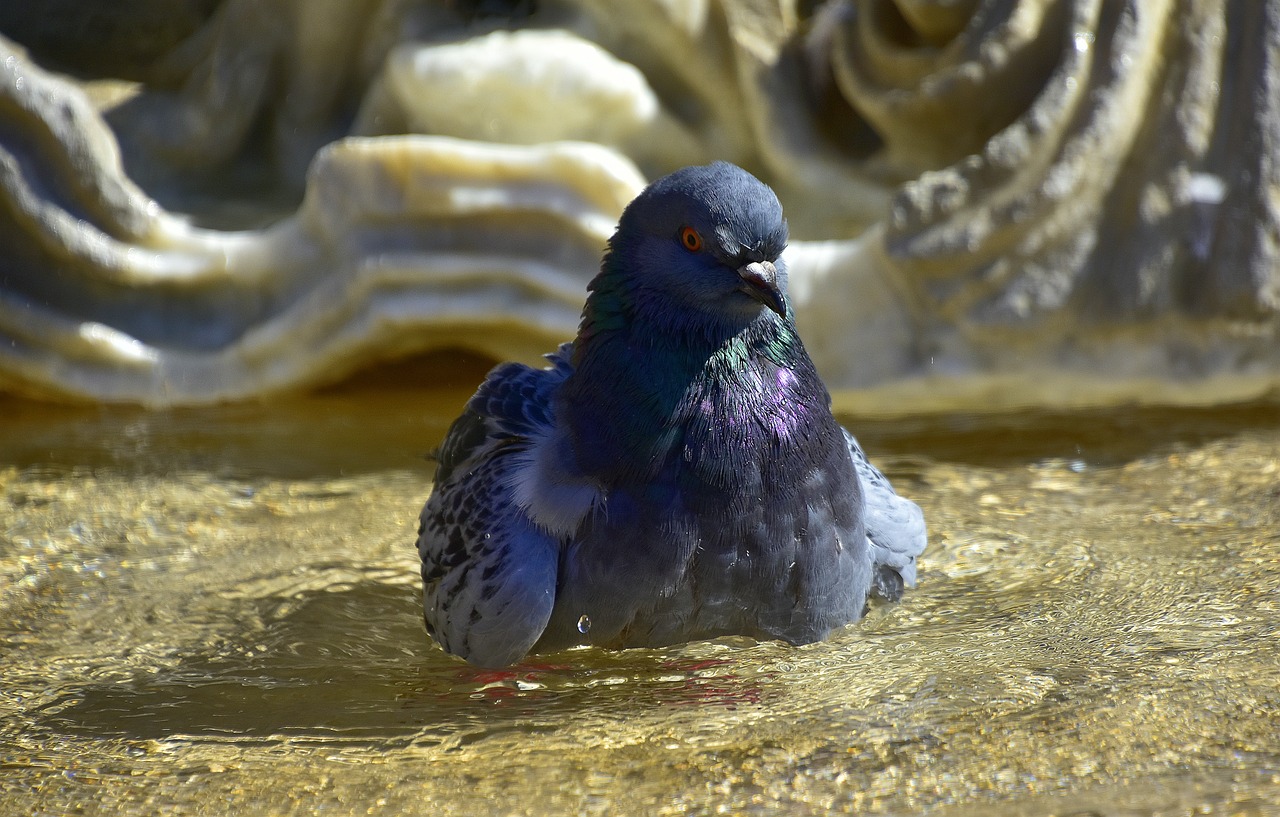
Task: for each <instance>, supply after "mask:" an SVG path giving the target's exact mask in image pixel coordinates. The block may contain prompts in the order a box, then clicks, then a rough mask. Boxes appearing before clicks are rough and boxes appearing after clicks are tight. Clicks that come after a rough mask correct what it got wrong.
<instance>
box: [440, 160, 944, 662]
mask: <svg viewBox="0 0 1280 817" xmlns="http://www.w3.org/2000/svg"><path fill="white" fill-rule="evenodd" d="M786 243H787V224H786V221H785V220H784V219H783V217H782V207H781V205H780V204H779V203H778V199H777V197H776V196H775V195H774V193H773V191H772V190H770V189H769V188H768V187H767V186H765V185H764V184H763V183H762V182H760V181H759V180H758V179H756V178H755V177H754V176H752V175H751V174H749V173H747V172H746V171H744V170H742V169H741V168H739V167H736V166H734V165H731V164H727V163H724V162H717V163H715V164H711V165H707V166H705V167H689V168H685V169H683V170H679V171H677V172H675V173H672V174H671V175H669V176H666V177H665V178H662V179H659V180H658V181H656V182H654V183H653V184H652V185H650V186H649V187H648V188H646V189H645V190H644V191H643V192H642V193H640V195H639V196H638V197H637V198H636V199H635V200H634V201H633V202H632V203H631V204H630V205H628V206H627V208H626V210H625V211H624V212H623V214H622V218H621V220H620V221H619V224H618V228H617V231H616V232H615V233H614V235H613V237H612V239H611V240H610V241H609V248H608V252H607V253H606V255H605V258H604V261H603V263H602V265H601V269H600V273H599V274H598V275H597V276H596V277H595V279H594V280H592V282H591V284H590V286H589V287H588V296H587V300H586V306H585V307H584V308H583V312H582V321H581V324H580V327H579V329H578V335H577V338H576V339H575V340H574V341H573V342H572V343H566V344H564V345H563V346H561V347H560V348H559V350H558V351H556V352H554V353H553V354H550V355H548V356H547V359H548V360H549V361H550V365H549V366H547V367H546V368H543V369H534V368H530V367H528V366H524V365H522V364H517V363H506V364H502V365H500V366H498V367H497V368H495V369H494V370H493V371H492V372H490V373H489V375H488V377H487V378H486V379H485V381H484V383H483V384H482V385H481V386H480V389H479V390H478V391H477V392H476V394H475V396H473V397H472V398H471V400H470V401H469V402H468V403H467V406H466V408H465V410H464V411H463V413H462V416H461V417H459V418H458V419H457V420H456V421H455V422H454V424H453V426H452V427H451V428H450V429H449V432H448V435H447V436H446V438H445V441H444V443H443V445H442V446H441V449H440V451H439V454H438V470H437V472H436V480H435V486H434V489H433V491H432V493H431V496H430V498H429V499H428V500H427V503H426V506H425V507H424V508H423V510H422V516H421V524H420V526H419V531H418V543H417V545H418V553H419V555H420V556H421V557H422V580H423V586H424V591H425V592H424V599H423V601H424V607H425V613H426V624H427V630H428V632H429V633H430V634H431V635H432V637H434V638H435V640H436V641H438V642H439V643H440V645H441V646H442V647H443V648H444V649H445V650H447V651H448V652H450V653H453V654H455V655H458V656H461V657H462V658H464V659H466V660H467V661H469V662H471V663H473V664H477V665H480V666H488V667H498V666H505V665H509V664H512V663H515V662H517V661H519V660H520V659H521V658H523V657H524V656H525V655H526V654H527V653H529V652H530V651H548V650H556V649H561V648H566V647H570V646H574V645H579V644H593V645H598V646H603V647H627V646H658V645H665V644H672V643H677V642H683V641H689V640H696V639H706V638H713V637H716V636H721V635H729V634H738V635H747V636H753V637H755V638H760V639H781V640H784V641H788V642H791V643H793V644H802V643H806V642H812V641H817V640H820V639H822V638H824V637H826V636H827V634H828V633H830V632H831V630H832V629H834V628H836V627H840V626H842V625H844V624H847V623H849V622H851V621H855V620H856V619H858V618H859V617H861V616H862V614H863V612H864V608H865V606H866V603H867V597H868V594H875V595H879V596H881V597H884V598H887V599H890V600H897V598H898V597H899V596H900V595H901V593H902V590H903V587H904V586H913V585H914V584H915V578H916V557H917V556H919V555H920V553H921V552H922V551H923V550H924V546H925V524H924V516H923V514H922V513H921V511H920V508H919V507H918V506H917V505H916V504H915V503H913V502H911V501H909V500H907V499H904V498H902V497H899V496H898V495H897V494H896V493H894V490H893V488H892V486H891V485H890V484H889V482H888V480H887V479H885V477H884V475H883V474H881V473H880V472H879V471H878V470H876V468H875V467H873V466H872V465H871V464H870V463H869V462H868V461H867V458H866V455H865V454H864V453H863V451H862V449H861V447H859V445H858V443H857V441H856V440H855V439H854V438H853V437H852V436H851V435H850V434H849V433H848V432H847V431H845V430H844V429H843V428H841V426H840V425H839V424H838V423H837V422H836V420H835V418H834V417H833V416H832V414H831V407H830V405H831V400H830V396H829V395H828V393H827V390H826V388H825V387H824V386H823V384H822V381H821V380H820V379H819V377H818V373H817V371H815V369H814V366H813V362H812V361H811V360H810V359H809V355H808V353H806V351H805V348H804V345H803V344H802V343H801V342H800V338H799V336H798V335H797V334H796V325H795V320H794V313H793V310H792V307H791V304H790V303H789V301H788V297H787V276H786V270H785V266H784V264H783V262H782V260H781V257H780V256H781V253H782V250H783V248H784V247H785V246H786Z"/></svg>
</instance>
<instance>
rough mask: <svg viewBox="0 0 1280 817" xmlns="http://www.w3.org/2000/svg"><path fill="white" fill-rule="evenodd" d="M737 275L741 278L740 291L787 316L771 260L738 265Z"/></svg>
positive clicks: (775, 270) (776, 270)
mask: <svg viewBox="0 0 1280 817" xmlns="http://www.w3.org/2000/svg"><path fill="white" fill-rule="evenodd" d="M738 277H739V278H741V279H742V286H740V287H739V289H740V290H741V291H742V292H745V293H746V294H748V295H750V296H751V297H752V298H755V299H756V300H757V301H759V302H760V303H762V304H764V305H765V306H767V307H769V308H770V309H772V310H773V311H774V312H777V313H778V314H779V315H781V316H782V317H784V318H785V317H786V316H787V306H786V303H785V302H784V301H783V299H782V290H780V289H779V288H778V269H777V267H775V266H774V265H773V262H772V261H752V262H751V263H750V264H743V265H742V266H740V267H738Z"/></svg>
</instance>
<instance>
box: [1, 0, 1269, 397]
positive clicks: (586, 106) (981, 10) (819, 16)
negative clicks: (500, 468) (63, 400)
mask: <svg viewBox="0 0 1280 817" xmlns="http://www.w3.org/2000/svg"><path fill="white" fill-rule="evenodd" d="M57 5H58V4H56V3H55V4H54V6H57ZM142 6H146V7H147V9H149V12H148V13H149V14H150V15H152V16H151V17H147V19H152V18H153V17H154V15H155V14H156V13H164V12H163V9H166V8H167V9H169V12H168V13H169V14H170V15H171V20H170V22H171V25H169V26H168V27H167V28H165V27H163V26H162V27H161V28H162V29H163V31H165V32H167V37H168V38H167V39H165V38H160V39H156V38H152V39H149V40H147V42H152V43H155V42H158V43H159V45H154V46H152V47H151V49H150V51H148V50H147V49H141V48H138V47H136V38H135V39H130V32H131V31H134V30H135V29H136V22H135V21H136V20H137V19H142V16H141V12H140V11H139V10H138V9H139V8H141V7H142ZM107 8H108V6H102V9H107ZM111 8H114V9H115V11H114V12H106V11H102V9H99V11H100V12H101V13H102V14H105V15H106V18H107V19H108V20H114V21H115V23H116V25H114V26H107V27H106V28H105V29H104V32H105V33H104V34H103V35H102V36H100V37H96V38H95V37H92V36H88V35H85V33H84V32H78V35H77V36H80V37H81V38H82V39H83V40H84V42H87V43H89V44H90V45H91V46H92V47H89V46H86V45H85V44H84V43H83V42H81V43H73V44H72V45H76V47H75V48H71V47H69V46H67V43H66V42H64V41H63V40H60V39H59V37H63V38H64V39H65V38H66V37H69V36H72V35H69V34H60V33H57V29H56V27H55V26H50V25H45V24H43V23H42V20H41V18H40V15H41V13H42V12H41V10H40V8H39V7H38V6H31V8H30V10H26V11H21V12H15V11H9V12H5V13H4V14H2V15H0V33H3V34H4V35H6V36H7V37H9V38H10V39H7V40H4V41H0V101H2V105H0V198H2V199H3V203H4V206H3V207H2V208H0V237H2V239H3V241H4V246H5V253H4V256H3V259H2V260H0V388H7V389H10V390H16V391H21V392H30V393H37V394H44V395H56V396H62V397H72V398H83V399H93V400H112V401H133V402H141V403H146V404H150V405H184V404H196V403H207V402H214V401H220V400H234V399H242V398H247V397H252V396H258V395H263V394H268V393H272V392H277V391H282V390H289V389H297V388H305V387H309V386H314V385H317V384H321V383H325V382H330V381H333V380H336V379H339V378H341V377H343V376H345V375H347V374H349V373H351V372H353V371H355V370H358V369H360V368H362V367H365V366H368V365H371V364H373V363H376V362H378V361H382V360H386V359H389V358H394V357H397V356H402V355H406V354H412V353H416V352H421V351H425V350H429V349H438V348H455V347H463V348H470V349H474V350H477V351H480V352H483V353H486V354H489V355H491V356H493V357H496V358H507V357H515V358H519V359H524V360H535V359H536V357H537V354H538V353H539V352H541V351H544V350H545V349H547V348H550V347H551V345H552V344H554V343H555V342H557V341H559V340H562V339H565V338H567V337H569V336H571V335H572V333H573V331H574V328H575V326H576V322H577V314H578V310H579V308H580V306H581V302H582V298H583V296H584V287H585V284H586V282H587V280H589V278H590V277H591V275H592V274H593V273H594V271H595V269H596V267H597V265H598V262H599V255H600V252H601V249H602V248H603V245H604V241H605V239H606V238H607V236H608V234H609V233H610V232H611V230H612V226H613V224H614V221H615V219H616V217H617V215H618V213H619V212H620V211H621V208H622V207H623V206H624V205H625V204H626V202H627V201H628V200H629V199H630V197H631V196H633V195H634V194H635V193H636V192H637V191H638V190H639V189H640V188H641V187H642V186H643V184H644V182H645V179H646V178H652V177H654V176H656V175H659V174H661V173H664V172H667V171H669V170H671V169H674V168H675V167H679V166H681V165H685V164H692V163H700V162H705V161H708V160H711V159H716V158H719V159H727V160H730V161H734V162H737V163H739V164H742V165H743V166H745V167H747V168H748V169H750V170H752V171H753V172H755V173H757V175H759V176H761V177H762V178H763V179H765V180H766V181H767V182H769V183H770V184H771V185H773V186H774V188H775V189H776V190H777V191H778V192H779V195H780V197H781V198H782V199H783V203H784V206H785V207H786V209H787V212H788V215H789V219H790V222H791V228H792V235H793V242H792V246H791V247H790V249H789V250H788V263H789V265H790V269H791V281H792V290H793V297H794V300H795V304H796V310H797V315H798V318H799V320H800V323H801V329H802V331H803V333H804V335H805V338H806V342H807V344H808V346H809V347H810V351H811V352H812V353H813V356H814V358H815V360H816V361H817V362H818V365H819V367H820V369H821V370H822V372H823V374H824V376H825V377H826V378H827V379H828V382H829V383H830V385H831V386H832V388H833V391H834V392H835V394H836V398H837V402H838V404H840V405H841V406H842V407H845V408H851V409H856V410H861V411H868V412H888V413H893V412H900V411H925V410H935V409H950V408H962V409H963V408H968V409H972V408H993V407H997V408H998V407H1011V406H1019V405H1028V404H1033V405H1045V406H1068V405H1084V404H1089V405H1094V404H1109V403H1115V402H1126V401H1157V402H1172V403H1213V402H1221V401H1228V400H1240V399H1249V398H1257V397H1261V396H1265V395H1268V394H1270V395H1274V394H1276V393H1277V388H1278V386H1280V337H1277V335H1278V330H1280V317H1278V316H1280V264H1278V263H1277V262H1278V260H1280V259H1278V254H1280V200H1278V197H1280V178H1278V175H1280V170H1278V168H1280V146H1278V144H1277V142H1278V141H1280V110H1278V108H1280V66H1277V64H1276V59H1277V57H1276V55H1277V54H1280V47H1278V46H1280V2H1276V1H1275V0H1273V1H1272V2H1265V3H1262V2H1260V3H1233V2H1227V0H1141V2H1139V0H1131V2H1123V0H1116V2H1112V1H1111V0H1072V1H1068V0H1056V1H1055V0H1008V1H1005V0H865V2H825V3H813V2H808V3H805V2H786V0H736V1H735V0H689V2H676V0H637V2H632V3H627V4H617V3H613V2H606V0H561V1H560V2H531V1H530V0H522V1H521V2H500V0H470V2H458V1H456V0H455V1H454V2H446V1H445V0H439V1H438V2H431V1H430V0H417V2H414V1H413V0H322V2H306V3H302V2H291V1H290V0H223V2H220V3H215V2H212V1H211V0H210V2H204V3H199V2H194V0H193V1H192V2H187V3H173V4H169V5H167V6H166V5H164V4H160V5H159V6H156V4H155V3H153V2H149V0H133V2H126V3H120V4H118V5H117V6H113V7H111ZM158 9H159V10H160V11H158ZM46 13H48V12H46ZM131 13H132V14H133V15H134V16H133V17H130V16H129V15H130V14H131ZM112 14H114V15H115V16H114V17H112V16H111V15H112ZM51 31H52V32H54V33H50V32H51ZM60 45H61V46H64V47H61V48H60V47H59V46H60Z"/></svg>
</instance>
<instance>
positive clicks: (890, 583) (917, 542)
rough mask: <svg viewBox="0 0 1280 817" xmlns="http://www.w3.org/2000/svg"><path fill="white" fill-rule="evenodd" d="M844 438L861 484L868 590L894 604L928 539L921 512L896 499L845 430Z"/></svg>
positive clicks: (908, 584)
mask: <svg viewBox="0 0 1280 817" xmlns="http://www.w3.org/2000/svg"><path fill="white" fill-rule="evenodd" d="M844 438H845V442H846V443H847V444H848V446H849V456H850V457H851V458H852V459H853V467H854V470H856V471H857V472H858V479H859V480H861V481H862V495H863V503H864V505H863V520H864V521H865V523H866V526H867V541H868V542H869V543H870V544H871V559H872V563H873V570H872V579H871V590H872V593H874V594H875V595H877V596H880V597H881V598H883V599H888V600H889V601H897V600H898V599H899V598H901V597H902V590H903V586H904V585H905V586H906V587H915V586H916V557H917V556H919V555H920V554H921V553H924V548H925V543H926V541H927V538H928V535H927V532H926V530H925V523H924V513H923V512H922V511H921V510H920V506H919V505H917V504H916V503H914V502H912V501H911V500H909V499H906V498H904V497H900V496H898V494H897V492H896V491H894V490H893V486H892V485H891V484H889V480H888V478H887V477H885V475H884V474H882V473H880V470H879V469H878V468H876V467H875V466H874V465H872V464H871V462H870V461H869V460H867V455H866V454H865V453H864V452H863V450H862V446H860V445H858V441H857V440H855V439H854V438H853V435H852V434H850V433H849V431H848V430H847V429H845V430H844Z"/></svg>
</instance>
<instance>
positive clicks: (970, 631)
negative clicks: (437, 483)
mask: <svg viewBox="0 0 1280 817" xmlns="http://www.w3.org/2000/svg"><path fill="white" fill-rule="evenodd" d="M469 390H470V384H469V383H468V382H466V379H465V378H463V379H460V380H459V382H458V383H456V384H453V385H450V386H446V387H443V388H438V389H435V390H431V391H423V390H417V389H412V388H361V389H357V390H351V389H346V390H341V391H332V392H327V393H323V394H318V395H314V396H311V397H306V398H294V399H291V400H289V401H281V402H277V403H272V404H261V405H259V404H250V405H238V406H228V407H218V408H210V409H200V410H183V411H171V412H145V411H141V410H138V409H128V408H100V407H93V408H85V407H57V406H49V405H44V404H38V403H31V402H25V401H21V400H17V399H11V398H5V399H3V400H0V416H4V417H5V418H7V422H6V424H5V427H4V428H3V429H0V608H2V611H3V616H2V617H0V645H2V646H0V650H2V653H0V690H2V691H3V696H2V697H0V713H2V714H3V719H2V720H0V768H3V774H0V812H3V813H10V814H35V813H71V812H84V813H135V814H150V813H156V812H164V811H174V812H178V813H233V812H234V813H305V814H311V813H315V812H317V811H323V810H326V809H327V810H329V811H333V812H337V813H355V812H360V813H366V812H367V813H374V814H384V813H385V814H394V813H432V814H455V813H456V814H484V813H534V814H539V813H566V812H571V813H588V814H590V813H606V814H614V813H644V814H686V813H694V814H697V813H709V812H714V811H717V810H719V811H723V812H726V813H746V814H750V813H761V814H764V813H777V812H778V811H785V812H786V813H794V814H823V813H829V812H833V811H834V812H858V813H862V812H869V811H888V812H894V813H914V812H919V811H921V810H924V809H939V811H938V812H935V813H944V814H953V813H954V814H969V813H973V814H986V813H993V809H994V810H995V811H997V812H998V813H1002V814H1047V813H1067V812H1073V811H1074V812H1096V813H1099V814H1166V813H1190V812H1192V811H1193V810H1195V809H1202V810H1206V811H1208V812H1216V813H1224V814H1225V813H1233V814H1234V813H1258V814H1266V813H1275V810H1276V809H1280V729H1277V727H1276V724H1277V722H1278V720H1277V717H1278V713H1280V661H1277V659H1276V652H1277V647H1280V420H1277V419H1276V418H1277V412H1276V409H1275V407H1274V406H1242V407H1234V408H1227V409H1220V410H1213V411H1210V410H1196V411H1178V412H1162V411H1157V410H1141V411H1138V410H1133V411H1113V412H1093V413H1083V414H1072V415H1046V414H1027V415H1017V416H1001V417H966V418H956V417H948V418H936V417H935V418H908V419H903V420H898V421H888V420H877V421H875V422H869V421H857V420H856V419H852V420H851V423H852V425H853V426H854V427H855V428H856V429H857V430H858V431H859V432H860V436H861V437H862V438H863V441H864V443H865V444H866V446H867V448H868V450H869V451H871V452H872V454H873V456H874V458H875V459H877V460H878V461H879V462H880V463H881V464H882V465H883V466H885V468H886V470H887V471H888V472H889V474H890V476H891V477H893V478H894V480H895V482H896V483H897V484H898V485H899V486H900V488H901V489H902V490H903V491H904V492H905V493H907V494H909V495H910V496H912V497H914V498H917V499H918V500H919V501H920V504H921V505H922V506H923V507H924V508H925V511H926V514H927V516H928V518H929V521H930V525H931V533H932V541H931V546H930V550H929V552H928V553H927V554H926V558H925V560H924V561H923V563H922V572H921V579H920V586H919V588H917V589H916V590H915V591H913V592H911V593H910V594H908V596H907V597H906V598H905V600H904V602H903V603H902V604H899V605H896V606H885V607H878V608H876V609H875V610H874V611H873V612H872V614H871V615H870V616H869V618H868V619H867V620H866V621H865V622H863V623H862V624H860V625H857V626H854V627H851V628H849V629H847V630H846V631H844V632H842V633H840V634H839V635H838V636H837V637H836V638H834V639H832V640H831V641H829V642H827V643H823V644H817V645H812V646H809V647H804V648H798V649H797V648H792V647H787V646H783V645H779V644H772V643H768V644H755V643H753V642H748V641H744V640H733V639H729V640H724V641H720V642H712V643H702V644H693V645H686V646H684V647H680V648H673V649H664V650H632V651H625V652H618V653H605V652H598V651H573V652H568V653H563V654H559V655H551V656H543V657H540V658H539V659H538V660H537V661H535V662H532V663H530V664H528V665H527V666H523V667H520V668H518V669H516V670H514V671H511V672H487V671H479V670H475V669H471V668H468V667H466V666H464V665H462V664H460V663H458V662H456V661H454V660H452V659H450V658H448V657H446V656H445V655H443V654H442V653H441V652H439V651H438V650H437V649H435V648H434V647H432V646H430V645H429V644H428V642H427V640H426V637H425V635H424V633H423V630H422V625H421V618H420V608H419V597H418V591H417V575H416V567H417V566H416V561H415V554H414V551H413V548H412V540H413V532H414V524H415V518H416V514H417V510H418V508H419V507H420V505H421V502H422V500H423V498H424V497H425V495H426V493H427V491H428V488H429V479H430V471H431V465H430V463H429V462H428V460H427V459H426V458H425V455H426V454H427V453H428V452H429V451H430V449H431V448H432V446H433V445H434V444H435V442H437V441H438V439H439V437H440V436H441V435H442V434H443V431H444V429H445V428H446V427H447V424H448V422H449V421H450V420H451V419H452V417H453V416H454V414H456V412H457V410H458V408H459V407H460V405H461V403H462V402H463V401H464V400H465V399H466V397H467V394H468V393H469ZM229 804H230V806H231V811H228V807H229Z"/></svg>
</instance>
